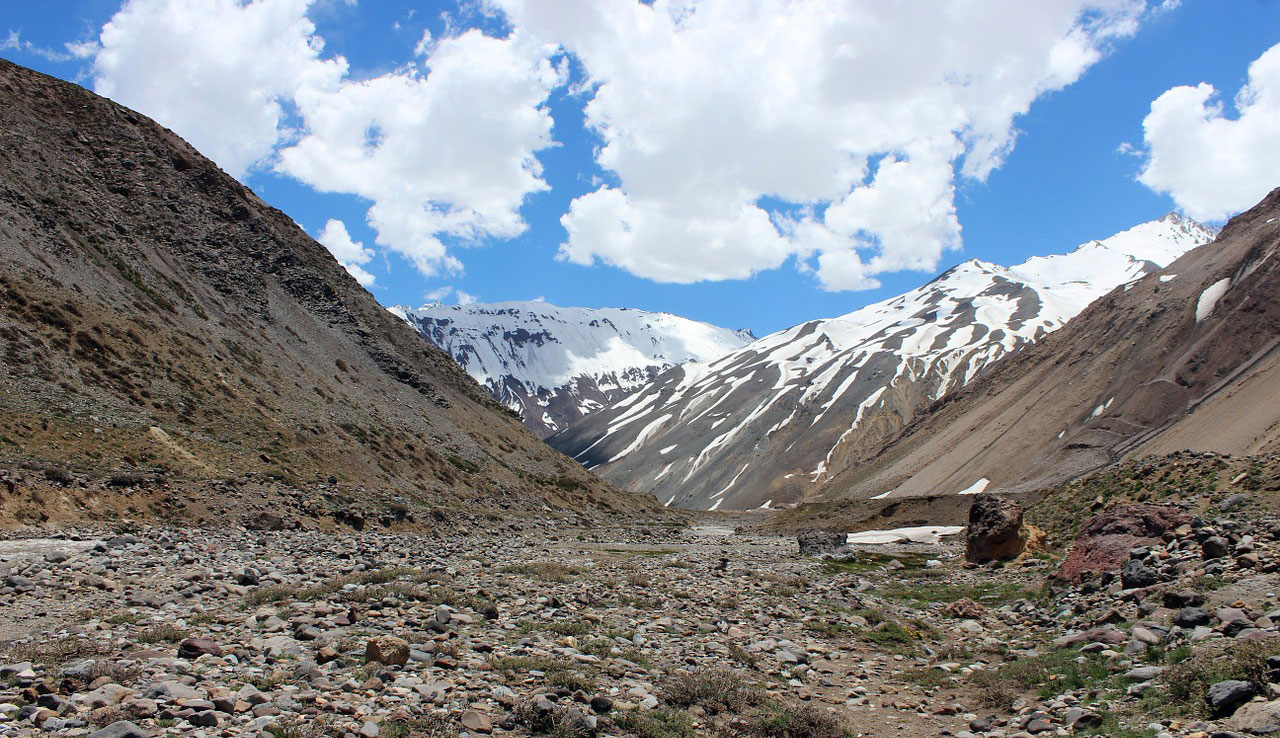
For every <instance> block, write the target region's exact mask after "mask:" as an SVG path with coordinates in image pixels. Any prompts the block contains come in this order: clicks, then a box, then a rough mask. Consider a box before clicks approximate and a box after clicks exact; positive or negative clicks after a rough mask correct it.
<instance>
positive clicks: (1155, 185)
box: [1138, 44, 1280, 221]
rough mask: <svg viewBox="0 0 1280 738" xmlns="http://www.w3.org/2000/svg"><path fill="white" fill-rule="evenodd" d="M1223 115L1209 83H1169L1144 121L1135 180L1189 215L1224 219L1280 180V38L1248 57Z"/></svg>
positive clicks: (1251, 203)
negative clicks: (1243, 79)
mask: <svg viewBox="0 0 1280 738" xmlns="http://www.w3.org/2000/svg"><path fill="white" fill-rule="evenodd" d="M1234 105H1235V110H1236V117H1235V118H1231V117H1228V114H1227V112H1226V110H1225V109H1224V105H1223V104H1222V102H1221V101H1220V100H1218V99H1217V90H1215V89H1214V88H1213V86H1212V85H1208V84H1199V85H1197V86H1195V87H1186V86H1184V87H1174V88H1172V89H1170V90H1168V91H1166V92H1165V93H1164V94H1162V95H1160V97H1158V98H1156V99H1155V101H1154V102H1152V103H1151V112H1150V113H1149V114H1148V115H1147V117H1146V118H1145V119H1144V120H1143V121H1142V130H1143V136H1144V139H1145V141H1146V148H1147V152H1146V160H1145V163H1144V165H1143V167H1142V172H1141V173H1140V174H1139V175H1138V181H1140V182H1142V183H1143V184H1145V185H1146V186H1147V187H1150V188H1151V189H1152V190H1155V191H1156V192H1160V193H1163V194H1168V195H1169V196H1171V197H1172V198H1173V200H1174V202H1176V203H1177V204H1178V207H1179V208H1180V209H1181V210H1182V211H1183V212H1185V213H1186V214H1187V215H1189V216H1191V217H1192V218H1196V219H1198V220H1205V221H1221V220H1226V219H1227V218H1228V217H1230V216H1232V215H1235V214H1236V213H1239V212H1241V211H1242V210H1245V209H1247V208H1249V207H1251V206H1252V205H1253V204H1254V203H1256V202H1258V201H1259V200H1261V199H1262V197H1263V196H1264V195H1266V194H1267V193H1268V192H1269V191H1271V189H1272V188H1273V187H1276V186H1278V185H1280V44H1277V45H1275V46H1272V47H1271V48H1270V49H1268V50H1267V51H1265V52H1263V54H1262V55H1261V56H1259V57H1258V58H1257V59H1256V60H1255V61H1254V62H1253V63H1252V64H1250V65H1249V80H1248V82H1247V83H1246V84H1245V86H1244V87H1243V88H1241V89H1240V91H1239V92H1238V93H1237V94H1236V97H1235V100H1234Z"/></svg>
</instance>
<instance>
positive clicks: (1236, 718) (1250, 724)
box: [1231, 700, 1280, 735]
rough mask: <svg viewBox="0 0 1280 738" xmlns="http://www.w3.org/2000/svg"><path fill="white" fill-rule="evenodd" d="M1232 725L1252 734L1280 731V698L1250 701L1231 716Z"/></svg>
mask: <svg viewBox="0 0 1280 738" xmlns="http://www.w3.org/2000/svg"><path fill="white" fill-rule="evenodd" d="M1231 727H1232V728H1235V729H1236V730H1242V731H1244V732H1246V733H1249V734H1252V735H1270V734H1271V733H1280V700H1271V701H1270V702H1250V703H1249V704H1247V705H1245V706H1244V707H1241V708H1240V709H1239V710H1236V714H1234V715H1232V716H1231Z"/></svg>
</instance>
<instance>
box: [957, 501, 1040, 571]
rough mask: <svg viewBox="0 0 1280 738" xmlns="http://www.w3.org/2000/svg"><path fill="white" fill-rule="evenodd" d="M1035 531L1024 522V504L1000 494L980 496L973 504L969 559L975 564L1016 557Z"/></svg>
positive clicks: (967, 543) (967, 541) (967, 544)
mask: <svg viewBox="0 0 1280 738" xmlns="http://www.w3.org/2000/svg"><path fill="white" fill-rule="evenodd" d="M1035 533H1036V532H1033V531H1032V530H1031V529H1030V528H1029V527H1028V526H1027V525H1025V524H1024V523H1023V522H1022V506H1021V505H1019V504H1018V503H1017V502H1014V501H1013V500H1007V499H1003V498H1000V497H997V496H996V495H977V496H975V497H974V498H973V505H971V506H970V507H969V527H968V529H967V530H966V533H965V559H966V560H968V561H969V562H970V563H974V564H985V563H987V562H989V561H1003V560H1007V559H1016V558H1017V557H1018V556H1020V555H1021V554H1022V552H1023V551H1024V550H1026V548H1027V543H1028V541H1030V540H1032V538H1033V537H1034V536H1035Z"/></svg>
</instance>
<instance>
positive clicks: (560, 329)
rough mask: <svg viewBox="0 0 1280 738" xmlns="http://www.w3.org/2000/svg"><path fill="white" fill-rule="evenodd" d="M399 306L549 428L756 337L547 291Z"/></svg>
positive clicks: (509, 401) (498, 392) (539, 428)
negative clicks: (573, 302)
mask: <svg viewBox="0 0 1280 738" xmlns="http://www.w3.org/2000/svg"><path fill="white" fill-rule="evenodd" d="M390 310H391V312H392V313H394V314H395V315H398V316H400V317H401V318H403V319H404V320H406V321H408V322H409V324H410V325H412V326H413V327H414V328H415V329H417V331H418V332H419V333H421V334H422V335H423V336H424V337H425V338H426V339H427V340H429V341H431V342H432V343H434V344H435V345H436V346H439V347H440V348H441V349H443V350H444V351H445V352H446V353H448V354H449V355H450V356H452V357H453V359H454V361H456V362H457V363H458V365H459V366H461V367H462V368H463V369H464V370H465V371H466V372H467V373H468V374H470V375H471V376H472V377H474V378H475V380H476V381H477V382H479V383H480V384H481V386H483V387H484V388H485V389H486V390H487V391H488V392H489V394H490V395H491V396H493V398H494V399H496V400H497V401H498V402H500V403H502V404H503V405H505V406H507V407H509V408H511V409H512V410H515V411H516V412H518V413H520V414H521V416H522V417H523V418H524V422H525V425H526V426H528V427H529V428H530V429H531V430H533V431H534V432H535V433H537V434H538V435H539V436H542V437H544V438H545V437H546V436H550V435H552V434H554V433H555V432H557V431H559V430H562V429H564V428H567V427H569V426H570V425H572V424H573V423H574V422H576V421H578V420H580V419H582V418H583V417H585V416H587V415H589V414H591V413H592V412H594V411H596V410H599V409H600V408H602V407H605V406H606V405H609V404H611V403H614V402H617V401H619V400H621V399H622V398H624V397H626V396H627V395H628V394H630V393H631V392H634V391H635V390H637V389H639V388H640V387H642V386H644V385H645V384H647V383H648V382H649V381H650V380H652V379H653V378H654V377H656V376H658V375H659V374H661V373H662V372H663V371H665V370H667V369H670V368H671V367H673V366H676V365H679V364H683V363H685V362H689V361H698V362H707V361H711V360H712V359H715V358H717V357H719V356H722V355H723V354H726V353H728V352H730V351H732V350H734V349H737V348H741V347H742V346H744V345H746V344H747V343H749V342H750V341H752V340H753V339H754V338H755V337H754V336H752V335H751V333H750V332H749V331H731V330H727V329H725V328H719V327H717V326H713V325H710V324H708V323H700V322H697V321H693V320H689V319H688V318H681V317H679V316H677V315H671V314H670V313H653V312H648V311H644V310H634V309H629V308H598V309H593V308H579V307H558V306H556V305H552V304H550V303H547V302H542V301H530V302H502V303H492V304H483V303H472V304H468V305H442V304H440V303H432V304H429V305H424V306H422V307H420V308H407V307H403V306H396V307H393V308H390Z"/></svg>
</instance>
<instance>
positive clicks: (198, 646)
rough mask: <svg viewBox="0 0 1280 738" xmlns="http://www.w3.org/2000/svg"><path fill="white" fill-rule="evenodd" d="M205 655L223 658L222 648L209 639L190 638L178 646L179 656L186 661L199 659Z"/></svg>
mask: <svg viewBox="0 0 1280 738" xmlns="http://www.w3.org/2000/svg"><path fill="white" fill-rule="evenodd" d="M205 654H208V655H210V656H221V655H222V646H219V645H218V644H217V642H215V641H212V640H210V639H208V638H188V639H186V640H184V641H183V642H182V643H179V644H178V655H179V656H181V657H182V658H184V659H194V658H199V657H200V656H204V655H205Z"/></svg>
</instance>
